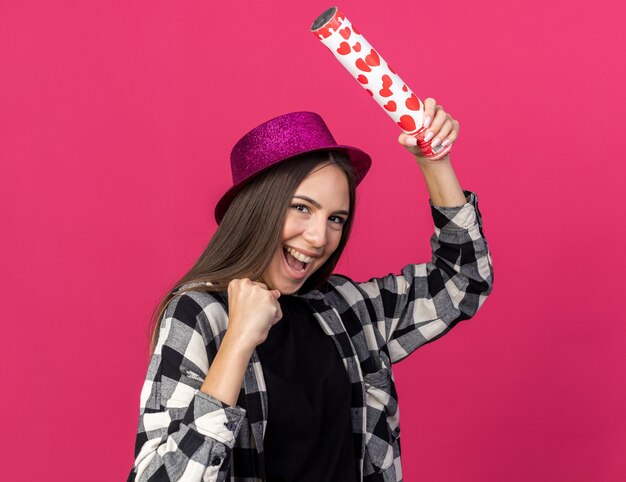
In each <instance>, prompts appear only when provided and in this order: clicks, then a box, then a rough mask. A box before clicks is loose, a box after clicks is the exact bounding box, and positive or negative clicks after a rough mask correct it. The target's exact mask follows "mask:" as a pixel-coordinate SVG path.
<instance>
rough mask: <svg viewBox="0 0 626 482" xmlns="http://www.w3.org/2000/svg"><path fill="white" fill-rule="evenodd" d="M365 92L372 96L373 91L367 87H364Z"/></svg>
mask: <svg viewBox="0 0 626 482" xmlns="http://www.w3.org/2000/svg"><path fill="white" fill-rule="evenodd" d="M365 92H367V93H368V94H369V95H371V96H372V97H374V92H372V91H371V90H369V89H365Z"/></svg>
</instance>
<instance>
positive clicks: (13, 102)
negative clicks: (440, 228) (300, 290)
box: [0, 0, 626, 482]
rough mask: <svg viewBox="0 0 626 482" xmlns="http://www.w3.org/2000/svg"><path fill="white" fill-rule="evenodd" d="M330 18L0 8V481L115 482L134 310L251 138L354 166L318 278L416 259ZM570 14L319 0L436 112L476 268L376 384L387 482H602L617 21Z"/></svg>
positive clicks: (131, 434) (613, 318) (235, 11)
mask: <svg viewBox="0 0 626 482" xmlns="http://www.w3.org/2000/svg"><path fill="white" fill-rule="evenodd" d="M303 5H304V6H303ZM330 5H332V4H331V3H328V2H326V1H324V2H321V1H308V2H302V3H294V2H291V1H276V2H249V3H242V2H222V3H221V4H220V5H219V7H217V5H216V3H215V2H207V1H191V0H189V1H184V2H163V1H155V0H151V1H145V0H142V1H134V2H128V1H126V0H124V1H107V2H72V1H55V2H49V1H29V2H24V1H19V2H18V1H13V2H2V5H1V7H0V68H1V72H0V159H1V161H2V171H3V172H2V176H1V181H0V182H1V185H0V202H1V206H2V223H3V229H2V236H1V243H2V247H1V248H2V249H1V250H0V256H1V263H2V285H1V286H0V288H1V289H2V294H3V298H4V306H3V310H2V311H3V316H2V319H3V324H2V326H3V333H2V345H3V347H2V350H1V355H0V356H2V360H0V375H1V378H2V380H1V381H2V395H1V397H2V409H1V411H0V413H1V414H2V421H1V423H2V427H3V431H4V436H3V437H2V439H1V443H2V447H1V449H2V454H3V460H4V461H5V462H4V463H3V468H2V474H3V475H2V478H3V480H18V479H19V480H28V481H60V480H63V481H83V480H90V481H111V480H125V478H126V476H127V474H128V472H129V470H130V468H131V466H132V463H133V449H134V440H135V431H136V428H137V422H138V415H139V392H140V389H141V384H142V382H143V380H144V377H145V372H146V363H147V336H148V320H149V315H150V313H151V312H152V310H153V309H154V307H155V305H156V304H157V303H158V301H159V300H160V297H161V296H162V295H163V294H164V292H165V291H166V290H167V289H168V288H169V287H170V285H171V283H173V282H174V281H175V280H176V279H177V278H178V277H179V276H181V275H182V274H183V273H184V272H185V271H186V270H187V269H188V268H189V267H190V266H191V265H192V263H193V262H194V261H195V260H196V259H197V257H198V256H199V255H200V253H201V251H202V249H203V248H204V246H205V245H206V243H207V241H208V240H209V238H210V236H211V235H212V233H213V232H214V230H215V223H214V221H213V214H212V213H213V207H214V205H215V202H216V201H217V199H218V198H219V197H220V195H221V193H222V192H224V190H225V189H226V188H227V187H228V186H229V184H230V171H229V167H228V155H229V152H230V149H231V147H232V145H233V144H234V143H235V142H236V140H237V139H238V138H239V137H240V136H241V135H242V134H243V133H245V132H246V131H247V130H248V129H250V128H251V127H253V126H254V125H256V124H258V123H260V122H262V121H265V120H267V119H269V118H270V117H273V116H275V115H279V114H282V113H285V112H288V111H293V110H314V111H316V112H319V113H320V114H321V115H322V116H323V117H324V118H325V119H326V121H327V122H328V124H329V126H330V128H331V130H332V131H333V133H334V134H335V137H336V138H337V140H338V141H340V142H343V143H346V144H353V145H356V146H359V147H361V148H362V149H364V150H365V151H367V152H369V153H370V154H371V155H372V156H373V158H374V165H373V167H372V170H371V172H370V174H369V176H368V178H366V180H365V181H364V183H363V184H362V186H361V187H360V188H359V191H360V192H359V201H360V206H359V211H358V215H357V226H356V231H355V233H354V235H353V238H352V240H351V242H350V244H349V247H348V251H347V252H346V254H345V257H344V258H343V260H342V263H341V264H340V269H339V270H338V271H339V272H342V273H344V274H347V275H350V276H352V277H353V278H355V279H357V280H365V279H367V278H369V277H371V276H381V275H385V274H387V273H389V272H391V271H395V272H397V271H398V270H399V269H400V268H401V267H402V266H403V265H404V264H406V263H409V262H425V261H427V260H428V259H430V246H429V243H428V241H429V237H430V235H431V234H432V229H433V225H432V219H431V217H430V211H429V208H428V193H427V191H426V188H425V184H424V182H423V178H422V176H421V173H420V172H419V169H418V167H417V166H416V164H415V162H414V161H413V159H412V158H411V157H410V155H409V154H408V153H407V152H406V151H405V150H404V148H402V147H401V146H399V145H398V144H397V143H396V139H397V136H398V134H399V133H400V131H399V129H398V128H397V126H395V125H394V124H393V123H392V122H391V121H390V119H389V118H388V117H387V115H386V114H385V113H384V112H383V111H382V110H381V109H380V108H379V107H378V106H377V105H376V104H375V103H374V102H372V101H371V99H370V98H369V96H368V95H367V94H366V93H365V91H364V90H363V89H362V88H361V87H360V86H359V85H358V84H357V83H356V82H355V81H354V80H353V79H352V78H351V77H350V76H349V75H348V73H347V72H346V71H345V70H343V68H342V67H341V66H340V65H339V64H338V63H337V61H336V60H335V59H334V58H333V57H332V55H331V54H330V52H328V51H327V50H326V48H325V47H323V46H322V45H321V44H320V43H319V42H318V41H317V40H316V39H315V38H314V37H313V36H312V35H311V34H310V33H309V32H308V28H309V26H310V24H311V23H312V22H313V20H314V19H315V17H316V16H317V15H318V14H319V13H321V12H322V11H323V10H324V9H326V8H327V7H329V6H330ZM588 5H590V4H588V2H572V1H567V2H566V1H552V2H545V1H542V2H539V1H528V0H524V1H521V0H513V1H506V2H501V1H494V0H488V1H479V2H465V1H461V0H450V1H447V2H442V3H427V2H420V3H416V2H410V1H390V2H386V3H385V6H384V7H383V6H382V3H381V2H373V1H362V0H361V1H349V0H345V1H343V2H342V3H341V4H339V6H340V7H341V8H342V10H343V11H344V12H345V13H346V15H347V16H348V18H349V19H350V20H352V22H354V23H355V25H357V26H358V28H359V29H360V30H361V32H362V33H363V34H364V35H365V36H366V38H367V39H368V40H369V41H370V42H371V43H372V45H373V46H375V47H376V48H377V49H378V50H379V52H380V53H381V55H382V56H383V57H384V58H385V59H386V60H388V61H389V62H390V63H391V64H392V65H393V66H394V69H396V71H397V72H398V73H399V74H400V76H401V77H402V78H403V79H404V80H406V81H407V82H408V83H409V85H410V86H411V87H412V89H413V90H414V91H415V92H416V93H417V94H418V96H420V97H422V98H425V97H435V98H436V99H437V100H438V101H439V102H440V103H441V104H442V105H443V106H444V107H445V108H446V109H447V110H448V111H449V112H450V113H451V114H452V115H453V116H454V117H455V118H457V119H459V121H460V123H461V135H460V139H459V141H458V142H457V144H456V146H455V147H454V150H453V151H452V163H453V165H454V166H455V169H456V172H457V175H458V177H459V179H460V181H461V184H462V186H463V187H464V188H465V189H470V190H473V191H475V192H476V193H477V194H478V196H479V199H480V208H481V212H482V214H483V218H484V230H485V234H486V237H487V240H488V242H489V245H490V248H491V251H492V256H493V261H494V265H495V280H496V281H495V286H494V291H493V294H492V295H491V297H490V298H489V299H488V300H487V302H486V303H485V305H484V306H483V308H482V309H481V311H479V313H478V314H477V316H476V317H475V318H473V319H472V320H469V321H465V322H463V323H462V324H460V325H459V326H458V327H457V328H456V329H455V330H453V331H452V332H451V333H450V334H448V335H447V336H446V337H444V338H442V339H440V340H438V341H437V342H435V343H432V344H430V345H426V346H425V347H423V348H422V349H421V350H418V351H417V352H416V353H415V354H414V355H413V356H412V357H410V358H409V359H407V360H406V361H404V362H402V363H400V364H398V365H395V373H396V379H397V384H398V390H399V393H400V408H401V413H402V452H403V467H404V473H405V480H407V481H418V480H419V481H428V482H456V481H481V482H485V481H494V482H495V481H498V482H499V481H509V482H517V481H520V482H522V481H524V482H527V481H568V482H575V481H618V480H620V481H621V480H626V462H625V460H626V459H625V458H624V453H626V440H625V433H626V418H625V417H624V407H625V406H626V384H625V383H624V367H625V359H626V357H625V355H624V335H625V333H626V329H625V328H624V322H625V321H626V317H625V316H624V309H623V300H624V295H623V293H624V286H625V282H624V272H625V269H626V264H625V255H624V248H625V246H626V243H625V242H624V235H625V234H626V230H625V229H624V219H625V218H626V216H625V207H626V205H625V202H624V194H623V187H624V174H625V172H624V171H625V170H624V167H623V163H622V159H623V153H624V148H625V147H626V146H625V136H624V135H623V133H622V129H623V122H624V109H625V107H626V106H625V103H626V102H625V100H624V94H623V85H624V84H625V83H626V67H625V66H626V63H625V62H624V45H625V44H626V39H624V35H623V33H621V32H623V25H622V23H620V22H618V19H619V18H623V15H624V13H626V12H625V11H624V9H625V8H624V6H623V5H622V4H621V3H619V2H611V4H610V5H609V2H605V1H602V0H600V1H598V2H594V3H593V4H592V6H588ZM620 219H621V220H622V221H620Z"/></svg>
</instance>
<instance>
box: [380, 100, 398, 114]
mask: <svg viewBox="0 0 626 482" xmlns="http://www.w3.org/2000/svg"><path fill="white" fill-rule="evenodd" d="M383 107H384V108H385V109H387V110H388V111H389V112H395V111H396V107H397V106H396V103H395V102H394V101H393V100H390V101H389V102H387V103H386V104H385V105H383Z"/></svg>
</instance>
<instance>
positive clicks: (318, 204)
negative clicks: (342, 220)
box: [294, 194, 350, 216]
mask: <svg viewBox="0 0 626 482" xmlns="http://www.w3.org/2000/svg"><path fill="white" fill-rule="evenodd" d="M294 197H297V198H299V199H304V200H305V201H308V202H310V203H311V204H313V206H315V207H316V208H317V209H319V208H321V207H322V205H321V204H320V203H318V202H317V201H316V200H315V199H311V198H310V197H308V196H302V195H299V194H297V195H294ZM333 214H345V215H346V216H349V215H350V213H349V212H348V211H345V210H343V209H342V210H341V211H335V212H334V213H333Z"/></svg>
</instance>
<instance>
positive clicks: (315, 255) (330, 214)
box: [259, 163, 350, 294]
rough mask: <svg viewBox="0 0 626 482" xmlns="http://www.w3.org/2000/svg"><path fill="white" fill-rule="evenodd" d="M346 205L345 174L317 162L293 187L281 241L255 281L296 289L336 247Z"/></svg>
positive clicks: (285, 289)
mask: <svg viewBox="0 0 626 482" xmlns="http://www.w3.org/2000/svg"><path fill="white" fill-rule="evenodd" d="M349 208H350V197H349V192H348V179H347V177H346V174H345V173H344V172H343V171H342V170H341V168H339V167H337V166H336V165H334V164H328V163H320V164H318V165H317V166H316V167H315V168H314V169H313V170H312V171H311V173H310V174H309V175H308V176H307V177H306V178H305V179H304V180H303V181H302V182H301V183H300V185H299V186H298V188H297V189H296V192H295V193H294V195H293V198H292V199H291V203H290V205H289V208H288V209H287V214H286V216H285V223H284V225H283V231H282V242H281V244H280V246H278V248H277V249H276V252H275V253H274V256H273V257H272V261H271V262H270V264H269V266H268V267H267V269H266V270H265V272H264V273H263V276H262V277H261V279H260V280H259V281H261V282H263V283H265V284H266V285H267V286H268V288H269V289H277V290H279V291H280V292H281V294H293V293H295V292H296V291H298V290H299V289H300V287H301V286H302V285H303V284H304V282H305V281H306V280H307V278H309V276H311V275H312V274H313V273H314V272H315V271H316V270H317V269H318V268H319V267H320V266H322V265H323V264H324V263H325V262H326V260H327V259H328V258H329V256H330V255H331V254H332V253H333V252H334V251H335V249H337V246H338V245H339V241H340V240H341V234H342V232H343V225H344V223H345V222H346V220H347V219H348V214H349V212H348V210H349ZM294 255H295V257H294Z"/></svg>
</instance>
